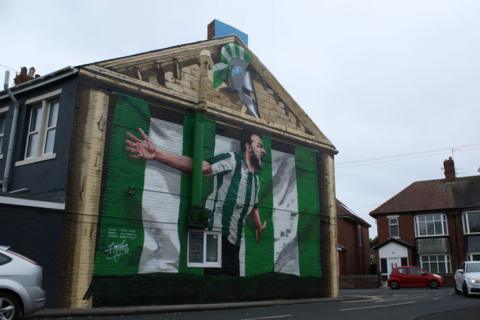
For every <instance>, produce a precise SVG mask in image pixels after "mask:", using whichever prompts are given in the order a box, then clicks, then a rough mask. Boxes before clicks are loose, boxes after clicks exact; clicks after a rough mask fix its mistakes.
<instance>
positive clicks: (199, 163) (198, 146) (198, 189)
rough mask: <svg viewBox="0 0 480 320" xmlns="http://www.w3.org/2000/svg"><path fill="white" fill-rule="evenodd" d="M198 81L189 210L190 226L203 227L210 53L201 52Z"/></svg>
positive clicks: (205, 221) (206, 220)
mask: <svg viewBox="0 0 480 320" xmlns="http://www.w3.org/2000/svg"><path fill="white" fill-rule="evenodd" d="M199 62H200V81H199V90H198V91H199V92H198V108H197V110H196V111H195V121H194V126H195V129H194V137H193V157H192V158H193V159H192V198H191V202H190V205H191V208H190V209H191V210H190V225H191V226H195V227H205V226H206V224H207V223H208V216H209V214H208V212H207V211H206V210H205V208H204V206H203V201H202V200H203V199H202V196H203V170H202V167H203V147H204V131H205V112H206V109H207V106H206V89H207V88H206V85H207V83H206V82H207V81H208V69H209V68H211V67H212V66H213V61H212V57H211V56H210V52H209V51H207V50H202V52H201V53H200V57H199Z"/></svg>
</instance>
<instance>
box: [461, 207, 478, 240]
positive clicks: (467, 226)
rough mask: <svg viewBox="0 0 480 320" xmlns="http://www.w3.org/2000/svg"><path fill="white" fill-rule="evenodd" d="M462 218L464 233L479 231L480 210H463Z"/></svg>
mask: <svg viewBox="0 0 480 320" xmlns="http://www.w3.org/2000/svg"><path fill="white" fill-rule="evenodd" d="M462 220H463V232H464V233H465V234H472V233H480V210H475V211H466V212H464V213H463V214H462Z"/></svg>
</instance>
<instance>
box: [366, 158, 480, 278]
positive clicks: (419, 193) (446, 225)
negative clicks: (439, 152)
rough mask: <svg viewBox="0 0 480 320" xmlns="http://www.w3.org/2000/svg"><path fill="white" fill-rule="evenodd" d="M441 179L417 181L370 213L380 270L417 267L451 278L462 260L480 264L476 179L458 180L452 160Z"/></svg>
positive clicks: (478, 185) (479, 195)
mask: <svg viewBox="0 0 480 320" xmlns="http://www.w3.org/2000/svg"><path fill="white" fill-rule="evenodd" d="M443 164H444V172H445V178H444V179H438V180H428V181H416V182H414V183H412V184H411V185H409V186H408V187H406V188H405V189H404V190H402V191H401V192H399V193H398V194H396V195H395V196H394V197H392V198H391V199H389V200H388V201H386V202H385V203H383V204H382V205H381V206H380V207H378V208H377V209H375V210H373V211H372V212H371V213H370V215H371V216H372V217H374V218H375V219H376V220H377V228H378V240H379V244H378V245H377V246H376V247H375V249H376V250H377V251H378V257H379V267H380V270H381V273H382V275H384V276H386V275H387V274H389V273H390V270H391V268H392V266H393V265H397V266H400V265H418V266H421V267H422V268H425V269H427V270H429V271H431V272H435V273H440V274H443V275H451V274H452V273H453V272H455V269H456V268H457V266H459V265H460V263H461V262H462V261H465V260H480V254H479V253H480V176H468V177H457V176H456V174H455V164H454V161H453V159H452V158H449V159H447V160H445V161H444V163H443Z"/></svg>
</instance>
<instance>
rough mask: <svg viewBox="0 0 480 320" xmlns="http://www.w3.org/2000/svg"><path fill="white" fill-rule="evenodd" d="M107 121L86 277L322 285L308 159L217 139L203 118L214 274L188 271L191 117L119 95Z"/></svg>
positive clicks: (313, 156) (313, 157) (250, 138)
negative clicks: (269, 276) (256, 278)
mask: <svg viewBox="0 0 480 320" xmlns="http://www.w3.org/2000/svg"><path fill="white" fill-rule="evenodd" d="M244 57H245V56H244ZM110 121H111V126H110V128H111V129H110V131H109V139H108V141H109V145H108V151H107V162H106V163H107V165H106V170H105V172H106V173H105V180H104V193H103V196H102V202H101V205H102V206H101V207H102V211H101V215H100V224H99V232H98V243H97V251H96V257H95V267H94V275H132V274H146V273H162V272H163V273H191V274H218V273H220V274H227V275H231V276H250V275H255V274H260V273H268V272H279V273H287V274H294V275H298V276H314V277H320V276H321V267H320V216H319V190H318V173H317V153H316V151H314V150H312V149H309V148H306V147H302V146H289V147H285V148H280V149H281V150H280V149H278V148H276V147H275V146H276V145H277V144H278V143H279V142H278V143H277V142H274V143H273V146H272V139H271V138H270V137H269V136H266V135H260V134H259V133H256V132H249V133H247V132H246V131H244V132H243V133H242V134H239V135H238V136H237V135H236V134H233V133H230V134H224V133H223V134H222V133H220V131H219V129H218V128H217V125H216V123H215V122H214V121H212V120H209V119H206V120H205V122H204V126H205V137H204V141H205V146H204V159H209V160H207V161H204V168H203V170H204V177H205V178H204V195H203V197H204V201H205V207H206V208H207V209H209V210H210V212H211V216H210V219H209V225H208V228H207V230H211V231H218V232H219V234H221V237H222V251H223V252H222V268H205V269H204V268H191V267H188V264H187V231H188V225H187V219H186V217H187V212H188V208H189V205H190V196H191V176H190V171H191V158H190V157H191V156H192V153H193V143H192V141H193V134H194V132H193V128H194V126H193V125H194V117H193V115H192V114H190V113H184V114H172V113H170V114H169V113H166V112H165V110H164V109H162V108H160V107H158V106H152V105H149V104H147V103H146V102H145V101H143V100H140V99H137V98H133V97H129V96H125V95H120V94H118V95H117V96H116V102H115V109H114V112H113V115H112V118H111V120H110ZM285 150H288V151H285Z"/></svg>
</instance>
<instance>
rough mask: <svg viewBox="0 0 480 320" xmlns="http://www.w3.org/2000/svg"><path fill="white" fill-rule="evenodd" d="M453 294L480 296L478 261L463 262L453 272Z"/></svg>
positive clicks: (479, 267) (479, 265)
mask: <svg viewBox="0 0 480 320" xmlns="http://www.w3.org/2000/svg"><path fill="white" fill-rule="evenodd" d="M455 292H456V293H460V292H462V293H463V294H464V295H465V296H466V297H468V296H469V295H471V294H480V261H465V262H464V263H462V265H461V266H460V267H459V268H458V270H457V271H456V272H455Z"/></svg>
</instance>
